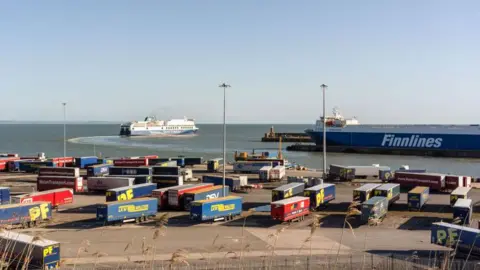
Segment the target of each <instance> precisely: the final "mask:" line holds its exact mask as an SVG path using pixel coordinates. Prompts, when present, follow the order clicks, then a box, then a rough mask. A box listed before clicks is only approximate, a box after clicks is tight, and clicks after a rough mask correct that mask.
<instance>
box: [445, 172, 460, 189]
mask: <svg viewBox="0 0 480 270" xmlns="http://www.w3.org/2000/svg"><path fill="white" fill-rule="evenodd" d="M458 187H463V178H462V177H461V176H458V175H445V189H446V190H451V191H453V190H455V189H456V188H458Z"/></svg>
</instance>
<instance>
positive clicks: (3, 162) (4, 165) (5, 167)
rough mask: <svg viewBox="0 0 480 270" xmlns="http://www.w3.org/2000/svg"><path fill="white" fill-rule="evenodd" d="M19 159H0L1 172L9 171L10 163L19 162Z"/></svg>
mask: <svg viewBox="0 0 480 270" xmlns="http://www.w3.org/2000/svg"><path fill="white" fill-rule="evenodd" d="M19 159H20V158H18V157H2V158H0V172H2V171H6V170H8V162H9V161H15V160H19Z"/></svg>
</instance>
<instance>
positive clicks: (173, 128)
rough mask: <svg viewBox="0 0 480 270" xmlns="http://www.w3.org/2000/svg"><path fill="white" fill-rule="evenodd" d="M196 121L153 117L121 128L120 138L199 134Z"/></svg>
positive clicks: (125, 124) (123, 125)
mask: <svg viewBox="0 0 480 270" xmlns="http://www.w3.org/2000/svg"><path fill="white" fill-rule="evenodd" d="M197 131H198V128H197V127H196V126H195V120H194V119H188V118H186V117H185V118H184V119H170V120H157V119H156V118H155V117H153V116H148V117H145V119H144V120H143V121H133V122H128V123H124V124H122V125H121V126H120V136H161V135H188V134H195V133H197Z"/></svg>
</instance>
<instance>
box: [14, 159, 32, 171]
mask: <svg viewBox="0 0 480 270" xmlns="http://www.w3.org/2000/svg"><path fill="white" fill-rule="evenodd" d="M23 161H34V160H33V159H26V160H22V159H17V160H10V161H8V162H7V170H8V171H9V172H19V171H20V162H23Z"/></svg>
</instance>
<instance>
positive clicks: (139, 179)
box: [108, 175, 152, 185]
mask: <svg viewBox="0 0 480 270" xmlns="http://www.w3.org/2000/svg"><path fill="white" fill-rule="evenodd" d="M108 177H120V178H122V177H128V178H133V179H135V180H133V184H134V185H140V184H149V183H152V176H151V175H108Z"/></svg>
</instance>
